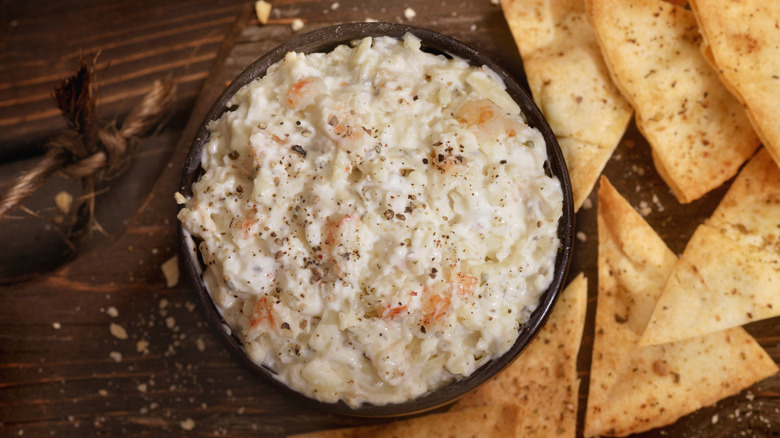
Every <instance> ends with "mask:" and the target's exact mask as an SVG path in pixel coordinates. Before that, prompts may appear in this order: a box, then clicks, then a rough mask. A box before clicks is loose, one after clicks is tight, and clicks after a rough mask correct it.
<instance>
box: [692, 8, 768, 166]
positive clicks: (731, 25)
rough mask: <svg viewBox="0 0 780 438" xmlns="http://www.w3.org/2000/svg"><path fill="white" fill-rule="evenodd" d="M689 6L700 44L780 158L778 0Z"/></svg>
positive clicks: (759, 133) (754, 126) (766, 142)
mask: <svg viewBox="0 0 780 438" xmlns="http://www.w3.org/2000/svg"><path fill="white" fill-rule="evenodd" d="M691 9H693V12H694V14H695V15H696V19H697V21H698V22H699V30H700V32H701V33H702V36H703V37H704V41H703V43H702V50H703V51H704V52H705V55H708V56H709V57H711V60H712V62H713V64H715V65H716V66H717V67H716V70H717V71H718V72H719V74H720V78H721V80H722V81H723V82H724V83H725V84H726V85H727V86H728V87H729V89H731V90H732V92H733V93H734V94H735V95H736V96H737V98H739V100H740V101H741V102H742V103H743V104H744V105H745V107H746V109H747V115H748V117H749V118H750V121H751V123H752V124H753V128H755V130H756V132H757V133H758V136H759V137H760V138H761V140H762V141H763V143H764V146H765V147H766V148H767V149H768V150H769V152H770V154H771V155H772V157H773V158H774V159H775V162H776V163H780V123H778V122H777V121H778V120H780V105H778V104H777V102H780V45H778V44H777V42H778V41H780V26H778V22H780V2H778V1H776V0H742V1H738V2H737V1H729V2H724V1H723V0H695V1H691Z"/></svg>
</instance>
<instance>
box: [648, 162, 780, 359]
mask: <svg viewBox="0 0 780 438" xmlns="http://www.w3.org/2000/svg"><path fill="white" fill-rule="evenodd" d="M777 315H780V170H779V169H778V167H777V164H776V163H775V162H774V161H773V160H772V158H771V157H770V156H769V153H768V152H767V150H766V149H762V150H761V151H759V153H758V154H756V156H755V157H754V158H753V159H752V160H750V162H749V163H748V164H747V165H746V166H745V168H744V169H743V170H742V172H740V174H739V176H738V177H737V179H736V180H735V181H734V183H733V184H732V186H731V187H730V188H729V191H728V192H727V193H726V196H725V197H724V198H723V200H722V201H721V202H720V204H719V205H718V208H717V209H716V210H715V212H714V213H713V214H712V217H710V218H709V219H708V220H707V221H706V222H705V223H704V224H702V225H700V226H699V228H697V229H696V232H695V233H694V234H693V237H691V240H690V241H689V242H688V245H687V246H686V248H685V251H684V252H683V255H682V257H681V259H680V262H679V263H678V264H677V266H675V268H674V270H673V271H672V274H671V276H670V278H669V281H668V283H667V284H666V287H665V289H664V293H663V296H661V298H660V300H659V301H658V306H657V307H656V309H655V311H654V312H653V316H652V319H651V320H650V323H649V325H648V327H647V331H646V332H645V334H644V337H643V339H642V343H643V344H645V345H649V344H660V343H664V342H670V341H675V340H679V339H686V338H690V337H693V336H699V335H702V334H705V333H712V332H715V331H718V330H723V329H725V328H728V327H736V326H740V325H744V324H747V323H749V322H752V321H757V320H760V319H765V318H771V317H773V316H777Z"/></svg>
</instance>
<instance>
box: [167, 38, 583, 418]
mask: <svg viewBox="0 0 780 438" xmlns="http://www.w3.org/2000/svg"><path fill="white" fill-rule="evenodd" d="M407 32H411V33H412V34H414V35H416V36H417V37H418V38H420V39H421V40H422V49H423V50H425V51H428V52H431V53H435V54H443V55H444V56H448V55H447V54H452V55H455V56H458V57H460V58H463V59H465V60H467V61H469V63H470V64H472V65H475V66H482V65H486V66H488V67H490V68H491V69H492V70H493V71H495V72H496V73H497V74H498V75H499V76H500V77H501V79H502V80H503V81H504V83H505V84H506V87H507V91H508V92H509V94H510V96H512V98H513V99H514V100H515V101H516V102H517V103H518V104H519V105H520V108H522V111H523V113H524V114H525V116H526V118H527V122H528V124H529V125H531V126H533V127H535V128H537V129H538V130H539V131H541V133H542V135H543V136H544V139H545V140H546V142H547V153H548V157H549V160H548V163H547V164H548V165H549V166H547V169H546V171H548V173H552V174H553V175H555V176H557V177H558V179H559V180H560V182H561V186H562V187H563V191H564V198H563V216H562V217H561V220H560V223H559V225H558V237H559V238H560V241H561V247H560V249H559V250H558V254H557V258H556V262H555V274H554V277H553V281H552V284H550V287H549V288H548V289H547V290H546V291H545V292H544V293H543V294H542V296H541V299H540V303H539V306H538V308H537V309H536V310H535V311H534V312H533V313H532V314H531V317H530V319H529V320H528V322H526V323H525V324H524V325H523V326H522V327H521V329H520V333H519V335H518V336H517V340H516V341H515V343H514V345H513V346H512V347H511V348H510V349H509V351H507V352H506V353H504V354H503V355H502V356H500V357H497V358H495V359H493V360H491V361H490V362H488V363H486V364H485V365H483V366H482V367H481V368H479V369H478V370H476V371H475V372H474V373H472V374H471V375H470V376H468V377H466V378H463V379H461V380H458V381H455V382H453V383H450V384H448V385H446V386H444V387H441V388H438V389H435V390H432V391H430V392H428V393H426V394H424V395H421V396H419V397H417V398H415V399H412V400H409V401H406V402H402V403H394V404H386V405H373V404H363V405H361V406H358V407H352V406H349V405H347V404H346V403H344V402H338V403H323V402H320V401H317V400H314V399H312V398H309V397H307V396H305V395H303V394H301V393H299V392H297V391H294V390H292V389H291V388H289V387H287V386H286V385H285V384H283V383H282V382H280V381H279V380H277V379H276V378H274V374H275V373H274V371H273V370H271V369H269V368H267V367H265V366H263V365H259V364H257V363H255V362H253V361H252V360H251V359H250V358H249V356H248V354H247V353H246V351H245V350H244V347H243V346H242V344H241V341H240V340H239V338H238V337H237V336H236V335H235V334H233V333H232V331H231V330H230V329H229V327H228V325H227V323H226V322H225V321H224V320H223V319H222V317H221V315H220V312H219V311H218V310H217V308H216V307H215V305H214V303H213V301H212V300H211V296H210V295H209V293H208V291H207V290H206V287H205V285H204V283H203V280H202V277H201V274H202V261H201V259H200V257H199V255H198V253H197V251H196V248H195V243H194V242H193V240H192V238H191V236H190V235H189V233H187V232H186V231H185V230H183V229H182V227H181V223H180V224H179V240H180V244H181V253H182V256H183V259H184V264H185V267H186V276H187V277H189V279H190V280H191V282H192V285H193V287H194V294H195V300H196V301H197V302H198V304H199V305H200V307H201V308H202V309H203V311H204V312H205V315H206V319H207V320H208V323H209V325H210V326H211V327H212V328H213V329H214V331H215V332H216V334H217V336H219V337H220V338H222V340H223V341H224V342H225V344H226V345H227V347H228V349H229V350H230V351H231V352H232V353H233V354H234V355H235V356H236V358H237V359H238V361H239V362H241V363H243V364H244V365H245V366H247V367H248V368H249V369H250V370H252V372H253V373H255V374H256V375H258V376H259V377H261V378H262V379H263V380H264V381H265V382H267V383H269V384H270V385H272V386H273V387H275V388H277V389H279V390H280V391H282V392H285V393H289V394H292V395H294V396H295V397H299V398H300V399H302V400H304V401H305V402H307V403H309V404H311V405H313V406H315V407H317V408H319V409H321V410H324V411H327V412H331V413H337V414H345V415H353V416H364V417H389V416H400V415H407V414H413V413H418V412H422V411H426V410H430V409H434V408H436V407H439V406H443V405H445V404H447V403H450V402H453V401H455V400H456V399H458V398H459V397H460V396H462V395H464V394H465V393H467V392H469V391H470V390H472V389H474V388H476V387H477V386H479V385H481V384H482V383H484V382H485V381H487V380H488V379H490V378H491V377H492V376H493V375H495V374H496V373H498V372H499V371H501V370H502V369H503V368H504V367H506V366H507V365H509V364H510V363H512V361H514V360H515V358H517V356H518V355H520V353H522V351H523V350H524V349H525V348H526V346H528V344H529V343H530V342H531V341H532V340H533V338H534V336H535V335H536V333H537V332H538V331H539V330H540V329H541V328H542V326H543V325H544V323H545V321H546V320H547V317H548V316H549V315H550V312H551V311H552V308H553V305H554V304H555V301H556V299H557V298H558V295H559V294H560V292H561V290H562V288H563V285H564V281H565V279H566V274H567V272H568V268H569V261H570V259H571V252H572V240H573V235H574V203H573V201H572V194H571V183H570V181H569V174H568V171H567V169H566V164H565V162H564V159H563V155H562V153H561V150H560V147H559V146H558V142H557V141H556V139H555V136H554V135H553V132H552V130H551V129H550V126H549V125H548V124H547V121H546V120H545V119H544V117H543V116H542V114H541V112H540V111H539V109H538V108H537V107H536V105H535V104H534V103H533V101H532V100H531V98H530V97H529V96H528V94H527V93H526V92H525V91H524V90H523V89H522V88H521V87H520V85H518V83H517V81H516V80H515V79H514V78H513V77H511V76H509V74H508V73H507V72H506V71H504V69H502V68H501V67H499V66H498V65H496V64H495V63H494V62H493V61H492V60H490V59H489V58H487V57H486V56H484V55H482V54H481V53H479V52H477V51H476V50H474V49H472V48H470V47H468V46H466V45H465V44H463V43H461V42H459V41H457V40H455V39H453V38H450V37H448V36H445V35H442V34H439V33H436V32H433V31H430V30H426V29H421V28H418V27H413V26H406V25H401V24H395V23H353V24H344V25H337V26H332V27H328V28H324V29H320V30H315V31H313V32H310V33H307V34H304V35H300V36H297V37H295V38H292V39H291V40H289V41H287V42H286V43H284V44H282V45H281V46H279V47H277V48H275V49H273V50H271V51H270V52H268V53H267V54H265V55H264V56H263V57H261V58H260V59H258V60H257V61H256V62H255V63H253V64H252V65H250V66H249V67H247V68H246V69H245V70H244V71H243V72H242V73H241V74H240V75H239V76H238V77H237V78H236V79H235V80H234V81H233V82H232V83H231V84H230V85H229V86H228V87H227V88H226V89H225V91H224V92H223V93H222V95H221V96H220V97H219V99H217V101H216V103H214V106H212V107H211V110H210V111H209V112H208V114H207V115H206V118H205V120H204V121H203V123H202V124H201V125H200V129H199V130H198V133H197V135H196V137H195V140H194V141H193V143H192V149H191V150H190V152H189V155H188V157H187V161H186V163H185V165H184V171H183V174H182V179H181V187H180V189H179V190H180V191H181V193H182V194H183V195H185V196H187V197H189V196H191V195H192V187H191V186H192V184H193V183H194V182H196V181H197V180H198V178H200V176H201V174H202V170H201V167H200V157H201V152H202V150H203V147H204V145H205V143H206V142H207V141H208V139H209V132H208V130H207V129H206V125H207V124H208V123H209V122H210V121H212V120H217V119H219V118H220V117H221V116H222V114H223V113H225V111H227V110H228V108H227V102H228V100H229V99H230V98H231V96H233V95H234V94H235V93H236V92H237V91H238V89H239V88H241V87H243V86H244V85H246V84H248V83H249V82H251V81H252V80H254V79H255V78H257V77H261V76H263V75H264V74H265V72H266V70H267V69H268V67H269V66H271V65H272V64H274V63H276V62H277V61H280V60H281V59H283V58H284V55H285V53H287V52H289V51H297V52H305V53H310V52H329V51H331V50H333V49H334V48H335V47H336V46H338V45H340V44H348V43H350V42H351V41H353V40H356V39H360V38H363V37H366V36H383V35H385V36H391V37H396V38H401V37H402V36H403V35H404V34H405V33H407Z"/></svg>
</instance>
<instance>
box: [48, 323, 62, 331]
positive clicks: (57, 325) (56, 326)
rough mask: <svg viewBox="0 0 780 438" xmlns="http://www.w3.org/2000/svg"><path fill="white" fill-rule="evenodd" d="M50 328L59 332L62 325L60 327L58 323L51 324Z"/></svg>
mask: <svg viewBox="0 0 780 438" xmlns="http://www.w3.org/2000/svg"><path fill="white" fill-rule="evenodd" d="M51 326H52V328H53V329H54V330H59V329H61V328H62V325H61V324H60V323H58V322H53V323H51Z"/></svg>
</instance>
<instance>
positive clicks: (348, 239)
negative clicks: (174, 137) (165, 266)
mask: <svg viewBox="0 0 780 438" xmlns="http://www.w3.org/2000/svg"><path fill="white" fill-rule="evenodd" d="M229 106H230V107H231V111H228V112H226V113H225V114H224V115H223V116H222V117H221V118H220V119H219V120H217V121H214V122H212V123H211V124H210V125H209V126H208V129H209V130H210V139H209V140H208V142H207V143H206V145H205V148H204V149H203V155H202V163H201V164H202V167H203V169H204V171H205V173H204V174H203V176H202V177H201V178H200V180H199V181H198V182H197V183H195V184H194V185H193V187H192V190H193V195H192V197H191V198H190V199H187V200H186V202H185V206H184V208H183V209H182V210H181V212H180V213H179V219H180V220H181V222H182V224H183V226H184V227H185V229H186V230H188V231H189V232H190V233H192V234H193V235H194V236H196V237H197V238H198V240H200V243H199V250H200V252H201V254H202V257H203V261H204V262H205V265H206V267H205V270H204V273H203V279H204V281H205V283H206V285H207V288H208V290H209V293H210V294H211V296H212V298H213V300H214V302H215V303H216V305H217V307H218V308H219V309H220V311H221V312H222V314H223V316H224V318H225V320H226V321H227V322H228V324H229V325H230V326H231V328H232V329H233V331H234V332H235V333H237V334H238V336H239V337H240V338H241V339H242V340H243V343H244V346H245V348H246V351H247V352H248V353H249V355H250V356H251V357H252V358H253V359H254V360H255V361H256V362H258V363H262V364H264V365H266V366H268V367H270V368H271V369H272V370H274V371H275V372H276V377H277V378H278V379H279V380H281V381H283V382H284V383H285V384H286V385H288V386H290V387H291V388H294V389H295V390H297V391H299V392H301V393H304V394H306V395H308V396H310V397H313V398H316V399H318V400H321V401H324V402H335V401H338V400H343V401H345V402H346V403H348V404H350V405H353V406H356V405H359V404H361V403H372V404H378V405H380V404H385V403H397V402H403V401H407V400H410V399H413V398H415V397H417V396H419V395H421V394H424V393H426V392H428V391H430V390H432V389H435V388H438V387H441V386H442V385H445V384H446V383H448V382H451V381H453V380H456V379H459V378H462V377H464V376H468V375H469V374H471V373H472V372H474V371H475V370H476V369H477V368H479V367H480V366H481V365H483V364H484V363H486V362H487V361H489V360H490V359H493V358H496V357H497V356H500V355H501V354H502V353H504V352H506V351H507V350H508V349H509V348H510V347H511V346H512V344H513V343H514V342H515V339H516V338H517V335H518V331H519V329H520V326H521V325H522V324H523V323H524V322H526V320H527V319H528V317H529V315H530V312H531V311H533V309H534V308H535V307H536V306H537V303H538V301H539V297H540V294H541V293H542V292H544V291H545V290H546V288H547V287H548V286H549V284H550V283H551V281H552V277H553V269H554V262H555V257H556V252H557V250H558V247H559V241H558V238H557V227H558V221H559V218H560V217H561V212H562V205H563V194H562V190H561V187H560V184H559V181H558V180H557V178H555V177H549V176H547V175H546V174H545V171H544V163H545V160H546V159H547V154H546V146H545V142H544V140H543V138H542V135H541V134H540V133H539V131H537V130H536V129H534V128H531V127H529V126H528V125H527V124H526V123H525V121H524V117H523V115H522V114H521V112H520V108H519V107H518V105H517V104H516V103H515V102H514V101H513V100H512V98H511V97H510V96H509V95H508V93H507V92H506V91H505V87H504V85H503V83H502V82H501V80H500V79H499V78H498V76H497V75H496V74H495V73H494V72H492V71H491V70H489V69H488V68H486V67H482V68H479V67H472V66H469V65H468V63H467V62H465V61H464V60H461V59H458V58H453V59H448V58H447V57H444V56H441V55H434V54H430V53H426V52H424V51H422V50H420V40H419V39H418V38H416V37H415V36H413V35H410V34H407V35H406V36H404V38H403V39H401V40H398V39H393V38H389V37H381V38H373V39H372V38H365V39H363V40H360V41H356V42H354V44H352V45H342V46H339V47H337V48H336V49H334V50H333V51H332V52H330V53H327V54H325V53H312V54H302V53H288V54H287V55H286V56H285V58H284V60H282V61H280V62H279V63H277V64H275V65H273V66H271V67H270V68H269V69H268V71H267V74H266V75H265V76H264V77H262V78H260V79H256V80H255V81H253V82H251V83H250V84H248V85H246V86H245V87H243V88H241V89H240V90H239V91H238V92H237V93H236V94H235V96H234V97H233V98H232V100H231V101H230V103H229Z"/></svg>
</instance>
